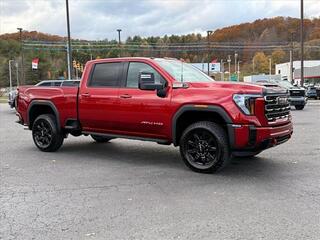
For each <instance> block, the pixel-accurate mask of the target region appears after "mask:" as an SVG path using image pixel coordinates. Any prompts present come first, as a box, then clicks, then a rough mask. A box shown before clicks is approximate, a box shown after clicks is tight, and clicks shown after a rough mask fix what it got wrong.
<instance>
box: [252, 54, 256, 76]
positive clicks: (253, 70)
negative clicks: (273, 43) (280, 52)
mask: <svg viewBox="0 0 320 240" xmlns="http://www.w3.org/2000/svg"><path fill="white" fill-rule="evenodd" d="M252 72H253V74H254V72H255V66H254V58H252Z"/></svg>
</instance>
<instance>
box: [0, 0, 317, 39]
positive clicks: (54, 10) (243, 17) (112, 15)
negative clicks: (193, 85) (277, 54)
mask: <svg viewBox="0 0 320 240" xmlns="http://www.w3.org/2000/svg"><path fill="white" fill-rule="evenodd" d="M69 8H70V19H71V20H70V21H71V34H72V37H73V38H81V39H88V40H102V39H105V38H108V39H109V40H111V39H115V38H116V37H117V32H116V29H117V28H121V29H122V30H123V32H122V35H121V36H122V37H123V39H125V38H126V37H128V36H133V35H140V36H152V35H153V36H163V35H165V34H167V35H171V34H187V33H193V32H194V33H201V34H204V33H205V31H206V30H208V29H212V30H214V29H218V28H222V27H225V26H229V25H233V24H239V23H243V22H251V21H254V20H256V19H259V18H266V17H274V16H290V17H299V16H300V0H162V1H158V0H69ZM305 16H306V17H319V16H320V0H305ZM17 27H22V28H23V29H26V30H28V31H32V30H35V31H41V32H45V33H50V34H58V35H61V36H65V35H66V11H65V0H0V34H3V33H7V32H15V31H16V28H17Z"/></svg>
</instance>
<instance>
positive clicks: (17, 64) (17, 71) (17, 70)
mask: <svg viewBox="0 0 320 240" xmlns="http://www.w3.org/2000/svg"><path fill="white" fill-rule="evenodd" d="M16 75H17V76H16V77H17V86H19V63H18V62H16Z"/></svg>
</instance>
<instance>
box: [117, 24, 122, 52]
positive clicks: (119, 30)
mask: <svg viewBox="0 0 320 240" xmlns="http://www.w3.org/2000/svg"><path fill="white" fill-rule="evenodd" d="M121 31H122V29H117V32H118V44H119V48H120V50H119V57H121Z"/></svg>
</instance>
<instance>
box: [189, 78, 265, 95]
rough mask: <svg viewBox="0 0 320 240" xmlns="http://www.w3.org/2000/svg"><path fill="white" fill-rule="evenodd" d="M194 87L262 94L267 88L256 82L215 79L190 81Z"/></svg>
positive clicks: (190, 84)
mask: <svg viewBox="0 0 320 240" xmlns="http://www.w3.org/2000/svg"><path fill="white" fill-rule="evenodd" d="M188 84H189V86H190V87H192V88H202V89H210V88H212V89H215V88H222V89H225V90H229V91H231V92H233V93H255V94H259V93H260V94H262V93H263V92H264V90H265V89H267V88H266V87H265V86H258V85H254V84H248V83H240V82H219V81H215V82H212V83H188Z"/></svg>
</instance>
